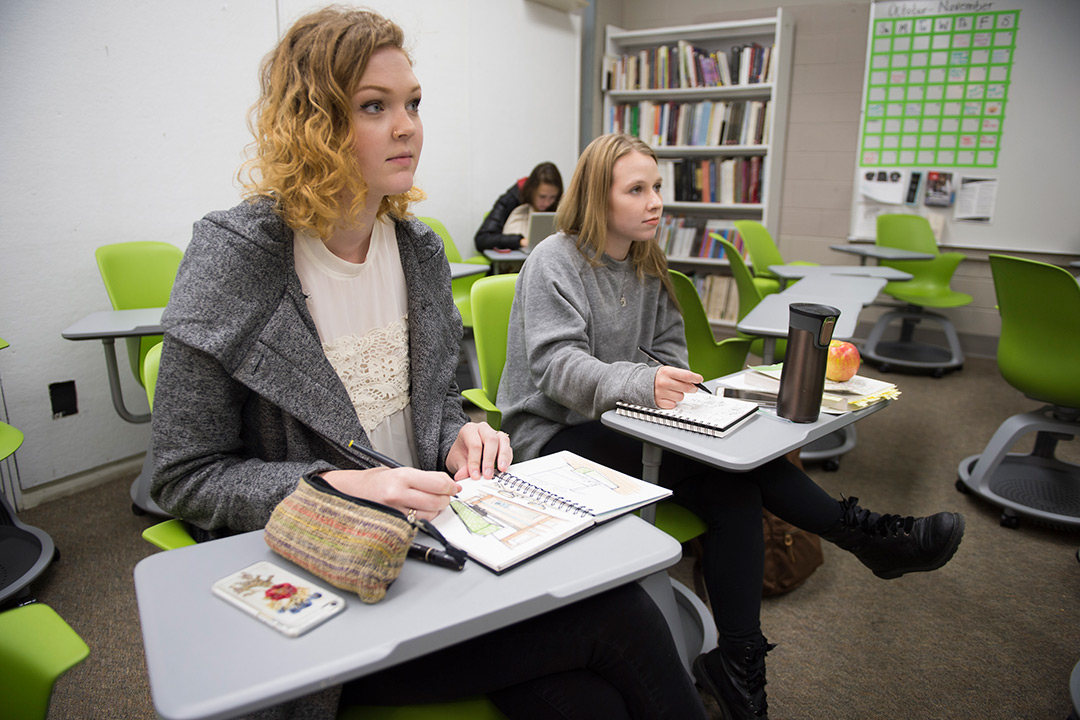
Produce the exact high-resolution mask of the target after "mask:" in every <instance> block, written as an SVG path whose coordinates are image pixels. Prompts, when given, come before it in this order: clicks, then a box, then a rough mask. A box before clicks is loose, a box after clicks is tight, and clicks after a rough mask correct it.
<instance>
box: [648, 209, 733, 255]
mask: <svg viewBox="0 0 1080 720" xmlns="http://www.w3.org/2000/svg"><path fill="white" fill-rule="evenodd" d="M714 235H719V236H720V237H722V238H724V239H725V240H727V241H728V242H729V243H731V244H732V245H733V246H735V249H736V250H738V251H739V254H740V255H741V256H743V257H744V258H745V257H746V247H745V245H744V244H743V239H742V236H741V235H740V234H739V231H738V230H736V229H735V227H734V226H733V225H732V223H731V221H730V220H723V219H720V218H709V219H705V218H700V217H684V216H681V215H666V214H665V215H664V216H663V217H662V218H661V219H660V227H659V228H658V229H657V236H656V237H657V242H659V243H660V247H661V248H663V250H664V253H665V254H666V255H667V256H668V257H669V258H671V259H675V260H678V259H680V258H710V259H713V260H720V259H722V258H723V257H724V246H723V245H722V244H721V243H719V242H717V240H716V238H715V237H714Z"/></svg>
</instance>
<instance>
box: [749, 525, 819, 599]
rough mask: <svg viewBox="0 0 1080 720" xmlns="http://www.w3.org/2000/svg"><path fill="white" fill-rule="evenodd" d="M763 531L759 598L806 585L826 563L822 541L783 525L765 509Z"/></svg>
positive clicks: (793, 527) (810, 534) (792, 526)
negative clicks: (762, 578) (763, 574)
mask: <svg viewBox="0 0 1080 720" xmlns="http://www.w3.org/2000/svg"><path fill="white" fill-rule="evenodd" d="M761 524H762V527H763V529H764V532H765V581H764V582H763V583H762V587H761V595H762V597H770V596H773V595H783V594H784V593H786V592H790V591H791V590H794V589H795V588H797V587H799V586H800V585H802V584H803V583H804V582H806V578H808V577H810V576H811V575H813V574H814V571H815V570H817V569H818V566H819V565H821V564H822V563H823V562H825V556H824V555H823V554H822V552H821V538H819V537H818V536H817V535H814V534H813V533H808V532H804V531H802V530H800V529H799V528H797V527H795V526H794V525H792V524H791V523H787V522H784V521H783V520H781V519H780V518H778V517H776V516H775V515H773V514H772V513H771V512H769V511H768V510H762V511H761Z"/></svg>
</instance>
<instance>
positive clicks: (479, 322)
mask: <svg viewBox="0 0 1080 720" xmlns="http://www.w3.org/2000/svg"><path fill="white" fill-rule="evenodd" d="M516 282H517V273H505V274H503V275H492V276H490V277H485V278H481V279H480V280H479V281H478V282H477V283H476V284H474V285H473V287H472V306H473V312H474V313H475V315H474V318H475V320H476V324H475V325H474V327H473V338H474V339H475V340H476V358H477V361H478V362H479V365H480V387H478V388H469V389H468V390H464V391H463V392H462V393H461V394H462V395H463V396H464V397H465V399H466V400H468V401H469V402H471V403H472V404H473V405H476V407H478V408H480V409H481V410H483V411H484V412H486V413H487V422H488V425H490V426H491V427H493V428H495V429H496V430H498V429H499V428H500V427H501V425H502V412H501V411H500V410H499V408H498V407H496V405H495V398H496V397H498V394H499V380H500V379H502V371H503V365H505V364H506V336H507V332H508V328H509V326H510V308H511V306H512V305H513V304H514V287H515V283H516Z"/></svg>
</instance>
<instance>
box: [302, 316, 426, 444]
mask: <svg viewBox="0 0 1080 720" xmlns="http://www.w3.org/2000/svg"><path fill="white" fill-rule="evenodd" d="M323 351H324V352H325V353H326V358H327V359H328V360H329V361H330V364H331V365H332V366H333V367H334V370H335V371H336V372H337V374H338V376H339V377H340V378H341V382H342V383H344V384H345V389H346V390H347V391H348V392H349V399H351V400H352V404H353V407H354V408H355V409H356V415H357V417H358V418H359V419H360V424H361V425H362V426H363V427H364V431H365V432H367V433H368V434H369V435H370V434H371V432H372V431H373V430H374V429H375V428H376V427H378V425H379V423H381V422H382V421H383V420H385V419H386V418H388V417H390V416H391V415H393V414H394V413H397V412H400V411H402V410H404V409H405V407H406V406H407V405H408V404H409V326H408V317H403V318H402V319H401V320H397V321H395V322H392V323H390V324H389V325H387V326H386V327H381V328H375V329H373V330H370V331H368V333H367V334H366V335H364V336H363V337H360V336H358V335H344V336H342V337H339V338H337V339H336V340H334V341H333V342H332V343H329V344H327V343H323Z"/></svg>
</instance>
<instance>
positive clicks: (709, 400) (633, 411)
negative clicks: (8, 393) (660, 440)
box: [615, 392, 758, 437]
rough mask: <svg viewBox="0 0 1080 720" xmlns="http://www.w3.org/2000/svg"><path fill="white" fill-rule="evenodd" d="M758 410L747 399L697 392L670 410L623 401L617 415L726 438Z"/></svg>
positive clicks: (618, 405) (617, 406)
mask: <svg viewBox="0 0 1080 720" xmlns="http://www.w3.org/2000/svg"><path fill="white" fill-rule="evenodd" d="M757 408H758V406H757V403H752V402H748V401H746V400H736V399H734V398H729V397H724V396H723V395H708V394H706V393H703V392H696V393H691V394H689V395H686V396H685V397H683V399H682V400H681V401H680V402H679V403H678V404H677V405H676V406H675V407H674V408H672V409H671V410H662V409H660V408H652V407H644V406H642V405H632V404H630V403H624V402H620V403H618V404H617V405H616V406H615V412H617V413H618V414H620V415H626V416H627V417H632V418H636V419H638V420H644V421H646V422H651V423H657V424H658V425H667V426H669V427H677V428H682V429H683V430H690V431H691V432H696V433H701V434H703V435H711V436H713V437H724V436H725V435H728V434H729V433H731V432H732V431H734V430H735V428H736V427H738V425H739V424H740V423H742V422H743V421H744V420H747V419H748V418H749V417H750V416H752V415H753V414H754V413H755V412H756V411H757Z"/></svg>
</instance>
